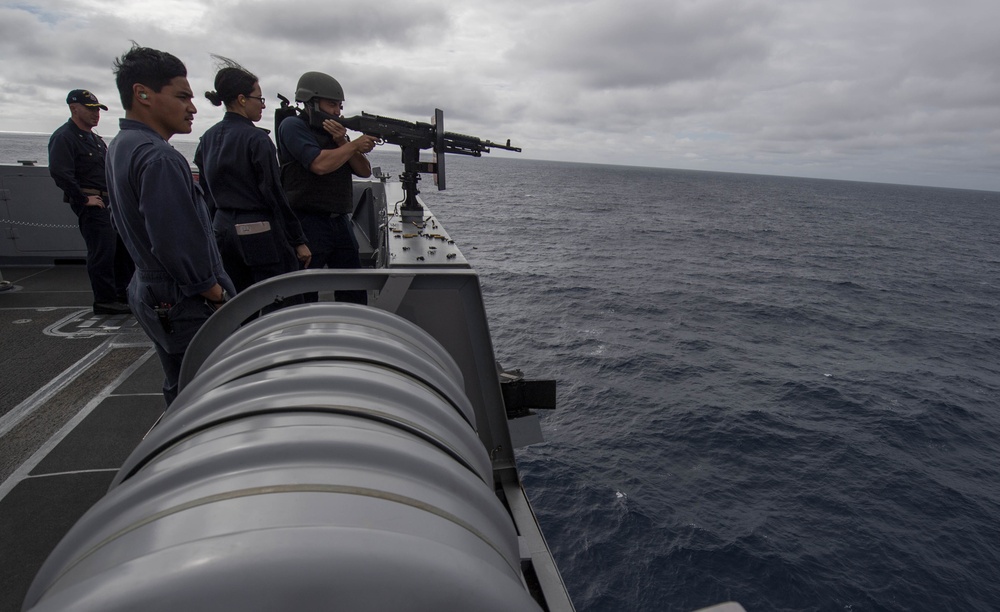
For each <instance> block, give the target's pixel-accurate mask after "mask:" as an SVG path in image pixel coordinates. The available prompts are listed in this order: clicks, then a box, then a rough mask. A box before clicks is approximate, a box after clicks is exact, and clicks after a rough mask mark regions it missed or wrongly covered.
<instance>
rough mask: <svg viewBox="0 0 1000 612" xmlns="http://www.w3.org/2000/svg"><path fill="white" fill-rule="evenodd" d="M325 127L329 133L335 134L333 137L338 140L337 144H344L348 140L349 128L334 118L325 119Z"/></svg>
mask: <svg viewBox="0 0 1000 612" xmlns="http://www.w3.org/2000/svg"><path fill="white" fill-rule="evenodd" d="M323 129H324V130H326V133H327V134H329V135H330V136H333V139H334V140H336V141H337V144H344V143H345V142H347V128H345V127H344V126H342V125H340V124H339V123H337V122H336V121H334V120H333V119H326V120H324V121H323Z"/></svg>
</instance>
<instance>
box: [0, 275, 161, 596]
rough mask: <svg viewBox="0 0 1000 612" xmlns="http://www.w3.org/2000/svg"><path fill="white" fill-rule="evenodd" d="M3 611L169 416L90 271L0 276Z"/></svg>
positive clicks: (128, 321)
mask: <svg viewBox="0 0 1000 612" xmlns="http://www.w3.org/2000/svg"><path fill="white" fill-rule="evenodd" d="M0 274H2V280H4V281H7V282H10V283H12V284H13V288H12V289H10V290H6V291H0V329H2V332H0V381H2V382H0V476H2V478H0V567H3V568H4V570H3V571H2V572H0V612H8V611H15V610H20V609H21V603H22V601H23V599H24V596H25V593H26V592H27V590H28V586H29V585H30V583H31V580H32V579H33V578H34V576H35V574H36V573H37V571H38V569H39V568H40V567H41V565H42V563H43V562H44V561H45V559H46V557H47V556H48V555H49V553H50V552H51V550H52V548H54V547H55V545H56V544H57V543H58V542H59V540H60V539H61V538H62V537H63V535H64V534H65V533H66V531H68V530H69V528H70V527H71V526H72V525H73V524H74V523H75V522H76V520H77V519H78V518H79V517H80V516H81V515H82V514H83V513H84V512H85V511H86V510H87V509H88V508H89V507H90V506H91V505H92V504H94V503H95V502H96V501H97V500H98V499H100V498H101V497H102V496H103V495H104V493H105V492H106V491H107V489H108V485H109V484H110V483H111V479H112V478H113V477H114V474H115V473H116V472H117V471H118V468H119V467H120V466H121V464H122V463H123V462H124V461H125V459H126V457H128V455H129V453H131V452H132V449H133V448H134V447H135V446H136V445H137V444H138V443H139V441H140V440H141V439H142V437H143V435H145V433H146V432H147V431H148V430H149V428H150V427H152V425H153V423H154V422H155V421H156V419H157V418H158V417H159V416H160V414H161V413H162V412H163V410H164V402H163V396H162V394H161V391H160V387H161V384H162V382H163V373H162V370H161V368H160V364H159V361H158V360H157V359H156V355H155V353H154V351H153V348H152V344H151V343H150V342H149V340H148V339H147V338H146V336H145V334H144V333H143V332H142V330H141V329H139V328H138V327H137V326H136V323H135V319H133V318H132V317H131V316H103V315H102V316H98V315H94V314H93V313H92V311H91V301H92V299H93V298H92V296H91V292H90V284H89V281H88V279H87V273H86V269H85V267H84V266H83V265H81V264H69V265H53V266H44V267H18V266H3V267H0Z"/></svg>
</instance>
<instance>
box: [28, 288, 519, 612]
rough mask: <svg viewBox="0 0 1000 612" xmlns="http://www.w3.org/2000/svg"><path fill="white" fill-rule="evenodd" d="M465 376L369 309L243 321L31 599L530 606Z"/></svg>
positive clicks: (317, 307)
mask: <svg viewBox="0 0 1000 612" xmlns="http://www.w3.org/2000/svg"><path fill="white" fill-rule="evenodd" d="M300 343H301V347H300V348H301V351H296V346H297V345H299V344H300ZM463 388H464V382H463V380H462V376H461V374H460V368H459V367H458V365H457V364H456V363H455V362H454V360H453V359H452V358H451V357H450V356H449V354H448V353H447V352H446V351H445V350H443V349H442V347H440V346H439V345H437V343H436V341H434V340H433V338H431V337H430V336H429V335H428V334H426V333H425V332H423V330H420V329H419V328H418V327H416V326H415V325H413V324H412V323H410V322H408V321H406V320H404V319H402V318H401V317H398V316H396V315H393V314H390V313H386V312H381V311H378V310H377V309H373V308H366V307H362V306H355V305H350V304H313V305H306V306H299V307H294V308H289V309H286V310H284V311H279V312H278V313H275V314H274V315H269V316H266V317H263V318H261V319H258V320H256V321H254V322H252V323H250V324H248V325H246V326H245V327H243V328H242V329H241V330H239V331H238V332H237V333H235V334H234V335H233V336H232V337H230V339H229V340H227V341H226V342H225V343H224V344H223V345H221V346H220V347H219V348H218V349H217V350H216V351H215V352H213V353H212V354H211V355H210V357H209V358H208V359H207V360H206V361H205V363H204V364H203V365H202V367H201V369H200V373H199V375H198V376H196V377H195V378H194V379H193V380H192V381H191V382H190V383H189V384H188V385H187V386H186V388H185V390H184V391H183V392H182V394H181V396H180V397H178V400H177V402H176V403H175V404H174V405H173V406H172V407H171V409H170V411H169V412H168V413H167V415H166V416H165V417H164V419H163V421H162V422H161V423H159V424H158V425H157V426H156V427H154V428H153V430H152V431H151V433H150V434H149V435H148V436H147V437H146V439H145V440H144V441H143V442H142V443H141V444H140V445H139V447H138V448H137V449H136V450H135V452H134V453H133V454H132V456H131V457H130V458H129V459H128V460H127V461H126V463H125V465H124V466H123V467H122V469H121V471H120V472H119V474H118V476H117V477H116V479H115V482H114V483H113V484H112V489H111V491H110V492H109V494H108V495H107V496H106V497H105V498H104V499H103V500H101V501H100V502H99V503H98V504H96V505H95V506H94V508H93V509H92V510H91V511H90V512H88V513H87V514H86V515H85V516H84V517H83V518H82V519H81V520H80V521H79V522H78V523H77V524H76V526H75V527H74V528H73V529H72V530H71V531H70V533H69V534H67V536H66V537H65V538H64V539H63V541H62V543H60V545H59V546H58V547H57V548H56V549H55V551H54V552H53V554H52V555H51V556H50V557H49V560H48V561H47V562H46V564H45V565H44V566H43V568H42V570H41V571H40V572H39V574H38V575H37V577H36V579H35V582H34V583H33V584H32V587H31V589H30V591H29V594H28V597H27V599H26V601H25V607H24V609H25V610H28V609H30V610H39V611H40V610H64V609H74V610H135V609H143V610H160V609H162V610H168V609H169V610H222V609H226V610H230V609H232V610H236V609H239V610H275V609H281V610H285V609H287V610H292V609H294V610H321V609H322V610H329V609H350V610H389V609H394V610H460V609H474V610H537V609H539V607H538V605H537V604H536V603H535V601H534V600H533V599H532V598H531V596H530V595H529V594H528V591H527V589H526V588H525V585H524V584H523V582H522V576H521V572H520V562H521V554H520V552H519V547H518V539H517V533H516V531H515V528H514V525H513V522H512V520H511V517H510V515H509V514H508V513H507V511H506V509H505V508H504V506H503V504H502V503H501V502H500V500H499V498H498V497H497V496H496V494H495V493H494V488H493V475H492V470H491V465H490V457H489V456H488V455H487V452H486V450H485V448H484V447H483V446H482V444H481V443H480V442H479V439H478V437H477V434H476V432H475V426H476V422H475V421H476V419H475V413H474V411H473V410H472V409H471V407H470V406H469V405H468V404H469V402H468V399H467V398H466V397H465V396H464V394H463V393H462V391H461V390H462V389H463Z"/></svg>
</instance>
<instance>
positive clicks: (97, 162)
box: [49, 89, 135, 314]
mask: <svg viewBox="0 0 1000 612" xmlns="http://www.w3.org/2000/svg"><path fill="white" fill-rule="evenodd" d="M66 104H68V105H69V112H70V118H69V121H67V122H66V123H64V124H63V125H62V126H60V127H59V129H57V130H56V131H55V132H54V133H53V134H52V137H51V138H49V173H50V174H51V175H52V178H53V179H55V182H56V185H58V186H59V188H60V189H62V191H63V201H64V202H67V203H68V204H69V205H70V206H71V207H72V208H73V212H74V213H76V216H77V219H78V224H79V226H80V233H81V234H82V235H83V240H84V242H85V243H86V244H87V273H88V274H89V276H90V288H91V290H92V291H93V292H94V314H126V313H128V312H129V307H128V304H127V303H126V302H127V298H126V295H127V289H128V283H129V280H130V279H131V278H132V272H133V271H134V269H135V267H134V265H133V264H132V260H131V259H130V258H129V254H128V251H126V250H125V245H124V244H122V241H121V238H119V237H118V232H116V231H115V229H114V228H113V227H112V226H111V210H110V209H109V208H108V188H107V181H106V179H105V177H104V158H105V156H106V155H107V151H108V147H107V145H105V144H104V140H103V139H102V138H101V137H100V136H99V135H97V133H95V132H94V128H95V127H97V124H98V122H100V120H101V111H102V110H108V107H107V106H105V105H103V104H101V103H100V102H98V101H97V96H95V95H94V94H92V93H91V92H89V91H87V90H85V89H74V90H73V91H71V92H69V95H67V96H66Z"/></svg>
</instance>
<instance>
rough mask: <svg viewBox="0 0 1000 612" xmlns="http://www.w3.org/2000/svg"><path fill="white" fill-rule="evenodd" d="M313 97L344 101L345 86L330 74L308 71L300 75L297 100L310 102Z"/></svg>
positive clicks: (296, 90)
mask: <svg viewBox="0 0 1000 612" xmlns="http://www.w3.org/2000/svg"><path fill="white" fill-rule="evenodd" d="M313 98H327V99H330V100H338V101H343V99H344V88H343V87H341V86H340V83H338V82H337V79H335V78H333V77H332V76H330V75H328V74H324V73H322V72H307V73H305V74H303V75H302V76H300V77H299V83H298V85H296V86H295V101H296V102H308V101H309V100H312V99H313Z"/></svg>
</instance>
